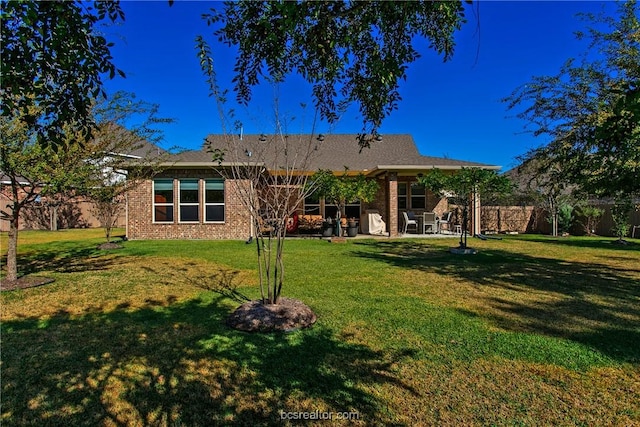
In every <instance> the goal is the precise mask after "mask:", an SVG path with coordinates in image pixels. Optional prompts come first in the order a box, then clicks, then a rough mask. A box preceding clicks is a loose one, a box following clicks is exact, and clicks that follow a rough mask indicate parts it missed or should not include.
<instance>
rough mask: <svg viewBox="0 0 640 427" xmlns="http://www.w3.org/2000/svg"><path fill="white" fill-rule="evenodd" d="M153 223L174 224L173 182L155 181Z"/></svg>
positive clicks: (168, 180)
mask: <svg viewBox="0 0 640 427" xmlns="http://www.w3.org/2000/svg"><path fill="white" fill-rule="evenodd" d="M153 221H154V222H173V180H172V179H156V180H154V181H153Z"/></svg>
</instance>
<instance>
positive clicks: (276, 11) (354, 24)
mask: <svg viewBox="0 0 640 427" xmlns="http://www.w3.org/2000/svg"><path fill="white" fill-rule="evenodd" d="M204 17H205V19H206V20H207V22H208V23H209V24H212V25H216V26H217V27H216V29H215V31H214V36H215V37H217V38H218V39H219V40H220V41H221V42H223V43H226V44H228V45H230V46H235V47H237V49H238V53H237V56H236V64H235V68H234V71H235V74H236V75H235V78H234V83H235V91H236V95H237V99H238V101H239V102H241V103H243V104H246V103H248V102H249V100H250V99H251V89H252V87H253V86H255V85H257V84H258V83H259V82H260V79H261V78H268V79H270V80H271V81H273V82H279V81H282V80H283V79H284V78H285V77H286V76H287V75H288V74H290V73H293V72H295V73H297V74H299V75H300V76H302V77H303V78H304V79H305V80H306V81H307V82H309V83H310V84H311V85H312V86H313V89H312V94H313V98H314V103H315V107H316V109H317V110H318V111H319V112H320V115H321V119H325V120H327V121H328V122H329V123H334V122H336V121H337V120H338V117H339V113H340V112H341V111H343V110H344V108H346V106H347V105H349V104H350V103H352V102H354V103H356V104H357V105H358V106H359V109H360V113H361V115H362V118H363V122H364V123H363V131H362V133H361V135H360V137H359V143H360V144H361V145H362V146H367V145H369V143H370V141H371V138H372V137H374V136H375V135H376V134H377V130H378V128H379V127H380V125H381V124H382V121H383V119H384V118H385V117H386V116H388V115H389V114H390V113H391V112H392V111H393V110H395V109H396V108H397V106H398V103H399V102H400V100H401V97H400V92H399V81H400V80H404V79H406V77H407V75H406V72H407V68H408V66H409V65H410V64H411V63H413V62H414V61H416V60H417V59H418V58H419V57H420V53H419V52H418V48H417V46H416V45H417V44H418V42H419V40H423V39H426V40H427V42H428V46H429V48H432V49H434V50H435V51H436V52H438V53H439V54H442V55H443V56H444V60H445V61H446V60H448V59H449V58H451V56H452V54H453V49H454V44H455V43H454V32H455V31H456V30H458V29H459V28H460V27H461V25H462V23H463V22H464V6H463V4H462V2H461V1H448V2H432V1H415V2H356V1H339V2H335V1H318V2H316V1H312V2H311V1H310V2H298V1H295V2H270V1H261V2H227V3H225V5H224V7H222V8H219V9H213V10H212V11H211V13H209V14H207V15H204ZM205 45H206V43H205V41H204V39H203V38H198V49H199V50H200V51H202V50H203V49H205V48H206V47H205Z"/></svg>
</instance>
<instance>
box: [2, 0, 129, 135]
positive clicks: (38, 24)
mask: <svg viewBox="0 0 640 427" xmlns="http://www.w3.org/2000/svg"><path fill="white" fill-rule="evenodd" d="M118 20H124V13H123V12H122V10H121V9H120V5H119V2H118V1H104V2H103V1H98V2H94V3H90V4H89V3H85V2H82V1H79V0H76V1H36V0H31V1H3V2H1V3H0V25H1V32H2V43H1V44H0V46H1V61H2V62H1V69H2V85H1V88H0V94H1V104H2V113H1V114H2V116H4V117H8V118H9V119H10V120H11V118H16V117H18V116H20V117H21V119H20V120H22V121H24V123H26V125H27V126H29V127H31V128H32V129H33V131H34V136H35V138H36V139H37V140H38V142H39V143H40V144H41V145H51V146H53V147H58V146H60V145H61V144H62V143H63V141H64V140H65V135H64V133H65V132H67V131H69V130H72V131H74V132H75V131H79V132H80V135H82V140H83V141H87V140H88V139H89V137H90V136H91V130H92V128H93V123H92V121H91V117H92V116H91V114H90V109H91V105H92V100H93V99H94V98H97V97H98V96H100V95H101V94H103V93H104V92H103V89H102V74H107V75H108V76H109V77H110V78H113V77H115V76H116V75H121V76H124V73H123V72H122V71H120V70H118V69H117V68H116V67H115V65H114V64H113V63H112V57H111V54H110V48H111V47H112V46H113V44H112V43H109V42H107V40H106V39H105V38H104V36H102V35H101V34H100V33H99V32H98V28H97V27H98V25H99V24H101V23H102V22H105V21H106V22H116V21H118ZM33 107H37V108H33ZM65 129H66V130H65Z"/></svg>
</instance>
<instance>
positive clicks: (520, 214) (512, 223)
mask: <svg viewBox="0 0 640 427" xmlns="http://www.w3.org/2000/svg"><path fill="white" fill-rule="evenodd" d="M593 206H595V207H598V208H600V209H602V210H604V213H603V215H602V217H601V218H600V222H599V223H598V225H597V226H596V229H595V234H596V235H598V236H613V232H612V229H613V218H612V217H611V206H612V205H610V204H599V205H598V204H594V205H593ZM548 216H549V214H548V212H547V211H546V210H544V209H541V208H536V207H534V206H482V210H481V216H480V220H481V229H482V231H483V232H496V233H505V232H518V233H541V234H551V224H550V223H549V222H548V221H547V218H548ZM579 220H580V218H574V223H573V225H572V226H571V228H570V230H569V232H570V234H573V235H577V236H580V235H584V234H585V230H584V227H582V225H580V223H579ZM628 222H629V225H630V227H629V234H628V235H629V236H631V230H633V226H634V225H640V210H634V211H632V212H631V213H630V214H629V221H628ZM636 237H640V230H636Z"/></svg>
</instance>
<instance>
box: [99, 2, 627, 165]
mask: <svg viewBox="0 0 640 427" xmlns="http://www.w3.org/2000/svg"><path fill="white" fill-rule="evenodd" d="M214 6H216V4H214V3H211V2H204V1H202V2H196V1H192V2H180V1H176V2H175V3H174V4H173V6H171V7H169V5H168V2H166V1H125V2H123V3H122V7H123V10H124V12H125V15H126V20H125V22H124V23H122V24H120V25H118V26H114V27H110V28H107V29H106V34H107V37H108V38H109V39H110V40H112V41H114V42H115V43H116V45H115V47H114V48H113V50H112V54H113V57H114V62H115V64H116V66H117V67H118V68H120V69H122V70H123V71H124V72H125V73H126V74H127V77H126V79H121V78H117V79H115V80H112V81H108V82H107V84H106V86H107V90H108V91H109V92H114V91H116V90H125V91H129V92H133V93H135V94H136V96H137V97H138V98H139V99H142V100H144V101H147V102H151V103H155V104H159V105H160V114H161V115H163V116H164V117H172V118H174V119H175V120H176V122H175V123H173V124H171V125H167V126H166V127H165V128H164V134H165V140H166V142H165V144H164V145H165V146H166V147H171V146H180V147H184V148H199V147H200V145H201V143H202V140H203V139H204V138H205V137H206V136H207V135H208V134H210V133H220V132H221V131H222V128H221V125H220V119H219V115H218V113H217V108H216V105H215V103H214V102H213V100H212V98H210V97H209V96H208V88H207V85H206V83H205V79H204V76H203V75H202V72H201V70H200V67H199V62H198V59H197V57H196V50H195V41H194V40H195V37H196V36H197V35H203V36H205V38H206V39H207V40H208V41H209V42H210V43H211V46H212V49H213V54H214V59H215V61H216V69H217V72H218V75H219V80H220V82H221V83H222V84H223V85H226V86H227V87H229V88H230V87H231V86H230V80H231V73H232V70H233V65H234V56H233V53H234V52H233V50H232V49H230V48H228V47H226V46H222V45H219V44H217V43H216V40H215V39H214V38H213V37H212V36H211V31H212V30H211V28H209V27H207V25H206V23H205V22H204V20H202V19H201V15H202V14H203V13H206V12H207V11H208V10H209V8H211V7H214ZM476 6H477V5H476ZM603 7H604V8H605V9H606V10H607V11H609V12H611V11H613V10H615V4H614V3H612V2H598V1H589V2H583V1H565V2H557V1H538V2H524V1H511V2H502V1H482V2H480V3H479V8H478V9H479V13H476V7H473V10H472V8H470V7H468V6H467V17H468V21H469V22H468V23H467V24H465V25H464V26H463V28H462V29H461V30H460V31H459V32H458V33H457V34H456V44H457V46H456V50H455V54H454V56H453V59H452V60H450V61H449V62H446V63H443V62H442V58H441V57H439V56H437V55H436V54H435V53H432V52H431V51H429V50H428V47H427V43H426V41H421V42H420V43H421V44H420V46H421V49H420V51H421V53H422V57H421V58H420V59H419V60H418V61H417V62H415V63H414V64H412V65H411V66H410V68H409V71H408V77H407V81H406V82H403V83H402V86H401V88H400V93H401V96H402V98H403V100H402V101H401V103H400V106H399V108H398V110H396V111H394V112H393V113H392V115H391V116H390V117H388V118H387V119H386V121H385V122H384V124H383V126H382V128H381V133H382V134H383V135H384V133H409V134H411V135H413V138H414V140H415V142H416V143H417V145H418V148H419V150H420V152H421V153H422V154H424V155H429V156H440V157H449V158H453V159H460V160H471V161H477V162H482V163H488V164H493V165H500V166H502V167H503V170H506V169H509V168H511V167H513V166H515V165H516V164H517V162H516V157H517V156H518V155H521V154H524V153H525V152H526V151H527V150H528V149H530V148H533V147H536V146H539V145H541V144H543V143H544V142H545V140H543V139H540V138H537V139H536V138H533V137H532V136H531V135H529V134H525V133H523V125H524V123H523V122H521V121H520V120H518V119H516V118H512V117H509V116H513V112H509V111H507V110H506V105H505V104H504V103H502V102H500V99H501V98H503V97H505V96H508V95H509V94H510V93H511V92H512V91H513V90H514V89H515V88H516V87H518V86H519V85H521V84H524V83H526V82H528V81H529V80H530V79H531V77H532V76H537V75H550V74H555V73H557V72H558V70H559V68H560V67H561V65H562V64H563V63H564V62H565V61H566V60H567V59H568V58H570V57H576V56H578V55H580V54H581V53H582V52H584V50H585V49H586V46H587V42H586V41H578V40H576V38H575V36H574V32H575V31H576V30H579V29H584V26H585V22H583V21H581V20H579V19H577V18H576V16H575V15H576V14H577V13H579V12H594V13H597V12H599V11H601V10H602V8H603ZM310 93H311V91H310V88H309V87H307V86H305V85H304V84H303V83H302V82H301V81H300V79H299V78H296V77H292V78H289V79H288V80H287V82H286V83H285V84H283V85H282V86H281V87H279V88H278V94H279V97H280V100H281V101H280V107H279V109H280V113H281V115H283V116H285V117H290V118H291V117H294V118H295V119H294V120H293V121H292V122H291V124H290V125H289V129H288V130H289V132H291V133H301V132H305V133H306V132H310V131H311V125H312V123H311V122H312V121H311V118H312V116H313V113H312V112H311V111H306V112H305V111H302V109H301V108H300V107H299V106H300V104H302V103H305V104H307V105H312V100H311V97H310ZM230 98H231V99H233V96H231V97H230ZM273 105H274V89H273V87H271V86H269V85H267V84H264V85H263V86H262V87H260V88H257V89H255V90H254V97H253V101H252V103H251V104H250V105H249V108H244V107H237V106H235V107H234V106H230V107H234V108H235V109H236V115H237V118H238V119H239V120H241V121H242V123H243V126H244V132H245V133H262V132H264V133H268V132H269V131H272V130H273V126H272V124H271V123H273ZM316 129H317V130H316V133H354V134H355V133H358V132H359V131H360V130H361V129H362V123H361V120H360V117H359V116H358V114H357V109H355V108H354V109H352V110H349V111H347V113H345V115H344V116H343V117H342V118H341V119H340V121H339V123H338V124H337V125H335V126H333V127H331V128H330V127H329V126H328V125H327V124H323V123H321V124H319V125H317V128H316ZM354 144H355V142H354Z"/></svg>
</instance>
